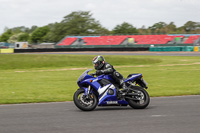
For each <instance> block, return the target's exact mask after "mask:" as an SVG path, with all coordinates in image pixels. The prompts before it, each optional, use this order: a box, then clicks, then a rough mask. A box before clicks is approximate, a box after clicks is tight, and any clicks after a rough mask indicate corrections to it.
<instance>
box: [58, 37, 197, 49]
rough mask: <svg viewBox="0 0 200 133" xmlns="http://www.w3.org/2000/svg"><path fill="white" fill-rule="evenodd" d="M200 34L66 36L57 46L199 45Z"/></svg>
mask: <svg viewBox="0 0 200 133" xmlns="http://www.w3.org/2000/svg"><path fill="white" fill-rule="evenodd" d="M199 43H200V35H199V34H196V35H195V34H194V35H188V34H183V35H170V34H169V35H111V36H66V37H65V38H64V39H62V40H61V41H60V42H59V43H57V45H56V47H57V48H59V47H71V46H73V47H75V46H77V47H80V46H82V47H84V46H85V47H87V46H94V47H97V46H101V47H103V46H111V47H112V46H135V47H137V46H144V47H149V46H150V45H155V46H156V45H157V46H173V45H179V46H187V45H189V46H192V45H195V44H196V45H199Z"/></svg>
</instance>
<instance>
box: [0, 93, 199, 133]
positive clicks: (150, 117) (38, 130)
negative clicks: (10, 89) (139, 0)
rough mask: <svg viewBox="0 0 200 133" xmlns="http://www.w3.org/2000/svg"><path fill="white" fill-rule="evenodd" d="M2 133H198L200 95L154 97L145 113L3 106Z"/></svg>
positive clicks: (117, 108) (53, 105)
mask: <svg viewBox="0 0 200 133" xmlns="http://www.w3.org/2000/svg"><path fill="white" fill-rule="evenodd" d="M0 118H1V120H0V133H79V132H80V133H94V132H95V133H102V132H104V133H105V132H107V133H147V132H148V133H199V131H200V126H199V123H200V95H195V96H175V97H153V98H151V102H150V105H149V106H148V107H147V108H146V109H142V110H136V109H132V108H131V107H129V106H127V107H120V106H111V107H97V108H96V109H95V110H94V111H90V112H83V111H80V110H79V109H78V108H77V107H76V106H75V105H74V103H73V102H57V103H35V104H14V105H0Z"/></svg>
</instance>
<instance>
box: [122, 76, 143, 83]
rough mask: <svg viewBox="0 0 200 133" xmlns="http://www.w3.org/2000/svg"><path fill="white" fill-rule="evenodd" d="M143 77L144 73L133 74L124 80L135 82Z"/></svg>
mask: <svg viewBox="0 0 200 133" xmlns="http://www.w3.org/2000/svg"><path fill="white" fill-rule="evenodd" d="M141 77H142V74H132V75H130V77H128V78H127V79H126V80H125V81H124V82H128V81H132V82H133V81H135V80H137V79H138V78H141Z"/></svg>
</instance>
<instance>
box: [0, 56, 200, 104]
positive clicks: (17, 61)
mask: <svg viewBox="0 0 200 133" xmlns="http://www.w3.org/2000/svg"><path fill="white" fill-rule="evenodd" d="M93 57H94V56H93V55H46V54H0V104H8V103H26V102H52V101H70V100H72V96H73V93H74V92H75V91H76V89H77V88H78V86H77V84H76V81H77V79H78V77H79V76H80V74H81V73H82V72H83V71H84V70H85V69H87V68H92V59H93ZM104 57H105V58H106V61H107V62H109V63H111V64H112V65H113V66H114V67H115V68H116V69H117V71H119V72H120V73H122V74H123V75H124V77H126V76H127V75H128V74H130V73H143V75H144V79H145V80H146V81H147V82H148V83H149V85H148V86H149V89H148V90H147V91H148V92H149V94H150V96H175V95H199V94H200V82H199V79H200V58H199V57H178V56H116V55H106V56H104ZM170 65H171V66H170ZM71 68H81V69H80V70H76V69H75V70H74V69H73V70H70V69H71Z"/></svg>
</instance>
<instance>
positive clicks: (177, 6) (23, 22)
mask: <svg viewBox="0 0 200 133" xmlns="http://www.w3.org/2000/svg"><path fill="white" fill-rule="evenodd" d="M73 11H90V12H91V13H92V14H93V15H92V17H93V18H95V20H98V21H99V22H100V24H101V25H102V26H103V27H105V28H107V29H109V30H112V29H113V28H114V27H115V26H116V25H118V24H122V23H123V22H128V23H130V24H132V25H133V26H134V27H137V28H141V27H142V26H143V25H144V26H145V27H149V26H152V25H153V24H155V23H158V22H165V23H167V24H169V23H170V22H174V23H175V25H176V26H178V27H179V26H183V25H184V24H185V23H186V22H187V21H194V22H200V16H199V15H200V0H0V34H2V33H3V32H4V29H5V27H8V28H13V27H18V26H26V27H29V28H30V27H31V26H33V25H37V26H39V27H40V26H45V25H48V24H49V23H55V22H60V21H61V20H62V19H63V17H64V16H66V15H68V14H70V13H71V12H73Z"/></svg>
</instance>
